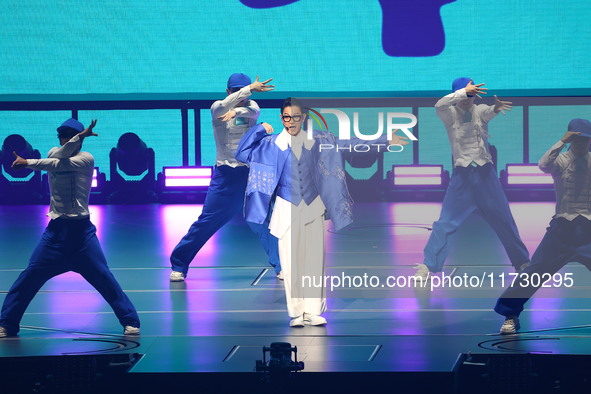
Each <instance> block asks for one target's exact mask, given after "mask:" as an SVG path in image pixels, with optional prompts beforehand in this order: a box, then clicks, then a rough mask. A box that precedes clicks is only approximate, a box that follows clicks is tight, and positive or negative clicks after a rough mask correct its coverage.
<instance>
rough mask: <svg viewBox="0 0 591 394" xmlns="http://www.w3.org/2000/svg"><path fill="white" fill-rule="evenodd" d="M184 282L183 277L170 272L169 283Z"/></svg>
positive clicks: (176, 272) (179, 273)
mask: <svg viewBox="0 0 591 394" xmlns="http://www.w3.org/2000/svg"><path fill="white" fill-rule="evenodd" d="M184 280H185V275H184V274H183V273H182V272H179V271H172V272H171V273H170V281H171V282H182V281H184Z"/></svg>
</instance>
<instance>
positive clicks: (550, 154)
mask: <svg viewBox="0 0 591 394" xmlns="http://www.w3.org/2000/svg"><path fill="white" fill-rule="evenodd" d="M566 144H570V149H569V150H567V151H566V152H563V153H560V152H561V151H562V150H563V149H564V147H565V146H566ZM590 145H591V122H589V121H588V120H586V119H573V120H571V121H570V122H569V124H568V131H567V132H566V133H565V134H564V136H563V137H562V138H561V139H560V140H559V141H558V142H556V143H555V144H554V145H552V147H551V148H550V149H549V150H548V151H547V152H546V153H545V154H544V155H543V156H542V158H541V159H540V161H539V163H538V166H539V167H540V169H541V170H542V171H544V172H545V173H547V174H552V178H553V179H554V189H555V191H556V214H555V215H554V216H553V217H552V220H551V221H550V225H549V226H548V228H547V229H546V234H545V235H544V238H543V239H542V242H541V243H540V245H539V246H538V248H537V249H536V251H535V252H534V254H533V256H532V259H531V264H530V265H529V266H528V267H527V268H525V270H523V272H522V274H521V275H520V276H519V277H518V278H517V279H516V281H515V282H513V281H512V282H513V283H512V286H510V287H508V288H507V289H506V290H505V291H504V292H503V294H502V295H501V297H500V298H499V299H498V300H497V305H496V306H495V311H496V312H497V313H498V314H500V315H503V316H505V322H504V323H503V325H502V326H501V330H500V332H501V334H515V333H516V332H517V330H519V328H520V323H519V315H520V314H521V312H522V311H523V306H524V305H525V303H526V302H527V300H529V299H530V298H531V297H532V296H533V295H534V293H535V292H536V291H537V290H538V289H539V288H540V287H541V286H542V284H544V283H545V282H546V281H547V279H549V278H552V279H551V281H554V280H555V279H556V280H563V282H564V283H565V285H566V286H568V283H569V282H570V283H571V285H572V284H573V283H574V279H573V277H572V273H570V274H569V273H568V272H565V273H564V274H563V275H561V277H560V278H554V274H555V273H556V272H558V271H559V270H560V269H561V268H562V267H564V266H565V265H566V264H567V263H569V262H571V261H576V262H579V263H581V264H583V265H585V266H586V267H587V269H590V270H591V154H590V153H589V146H590ZM567 275H568V276H567ZM569 276H570V280H569ZM552 283H553V282H552Z"/></svg>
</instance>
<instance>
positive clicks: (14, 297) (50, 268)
mask: <svg viewBox="0 0 591 394" xmlns="http://www.w3.org/2000/svg"><path fill="white" fill-rule="evenodd" d="M68 271H74V272H77V273H79V274H80V275H82V277H83V278H84V279H86V280H87V281H88V283H90V284H91V285H92V286H93V287H94V288H95V289H97V290H98V292H99V293H100V294H101V295H102V296H103V298H104V299H105V300H106V301H107V302H108V303H109V305H110V306H111V308H113V311H114V312H115V315H116V316H117V318H118V319H119V323H121V325H122V326H134V327H139V326H140V320H139V317H138V314H137V312H136V310H135V308H134V306H133V304H132V303H131V301H130V300H129V298H128V297H127V295H126V294H125V293H124V292H123V290H122V289H121V286H120V285H119V283H118V282H117V280H116V279H115V277H114V276H113V274H112V273H111V271H110V270H109V267H108V266H107V260H106V259H105V255H104V254H103V251H102V249H101V246H100V244H99V241H98V238H97V237H96V227H95V226H94V225H93V224H92V223H91V222H90V219H88V218H86V219H81V220H72V219H54V220H51V221H50V222H49V224H48V225H47V228H46V229H45V232H44V233H43V237H42V238H41V241H40V242H39V244H38V245H37V248H36V249H35V251H34V252H33V255H32V256H31V259H30V261H29V265H28V267H27V268H26V269H25V270H24V271H23V272H22V273H21V274H20V275H19V277H18V278H17V279H16V281H15V282H14V284H13V285H12V287H11V288H10V290H9V291H8V294H7V295H6V298H5V299H4V304H3V305H2V313H1V315H0V326H2V327H5V328H6V329H7V330H8V332H9V333H10V334H11V335H16V334H17V333H18V331H19V329H20V327H19V326H20V322H21V319H22V317H23V314H24V313H25V310H26V309H27V307H28V306H29V303H30V302H31V300H32V299H33V297H35V294H37V292H38V291H39V289H41V287H42V286H43V284H44V283H45V282H47V281H48V280H49V279H51V278H53V277H54V276H57V275H60V274H63V273H64V272H68Z"/></svg>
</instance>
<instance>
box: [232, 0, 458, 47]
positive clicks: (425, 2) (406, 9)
mask: <svg viewBox="0 0 591 394" xmlns="http://www.w3.org/2000/svg"><path fill="white" fill-rule="evenodd" d="M296 1H299V0H282V1H277V0H240V2H241V3H242V4H244V5H246V6H248V7H251V8H273V7H281V6H284V5H288V4H291V3H295V2H296ZM454 1H456V0H379V2H380V5H381V6H382V47H383V48H384V52H386V54H388V55H389V56H407V57H419V56H437V55H439V54H440V53H441V52H442V51H443V48H444V47H445V31H444V29H443V22H442V21H441V14H440V12H439V11H440V9H441V6H443V5H445V4H448V3H453V2H454Z"/></svg>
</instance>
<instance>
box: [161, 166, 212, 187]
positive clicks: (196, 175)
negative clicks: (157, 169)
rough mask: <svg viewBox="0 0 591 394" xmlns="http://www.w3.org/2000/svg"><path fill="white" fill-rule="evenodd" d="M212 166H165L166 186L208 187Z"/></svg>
mask: <svg viewBox="0 0 591 394" xmlns="http://www.w3.org/2000/svg"><path fill="white" fill-rule="evenodd" d="M212 171H213V169H212V167H164V187H207V186H209V183H210V182H211V174H212Z"/></svg>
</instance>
